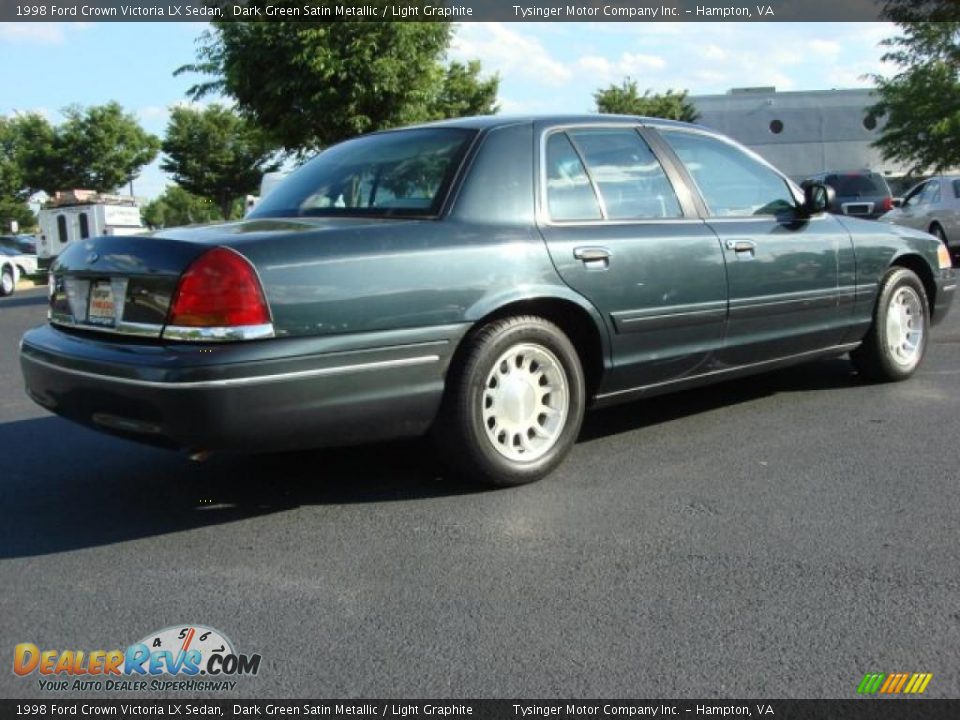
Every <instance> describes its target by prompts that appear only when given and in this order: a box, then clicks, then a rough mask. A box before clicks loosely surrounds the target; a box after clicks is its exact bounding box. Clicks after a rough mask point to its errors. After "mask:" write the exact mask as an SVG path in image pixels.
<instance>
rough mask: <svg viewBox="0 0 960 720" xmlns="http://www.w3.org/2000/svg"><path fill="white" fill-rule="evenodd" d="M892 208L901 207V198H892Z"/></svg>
mask: <svg viewBox="0 0 960 720" xmlns="http://www.w3.org/2000/svg"><path fill="white" fill-rule="evenodd" d="M893 206H894V207H903V198H894V199H893Z"/></svg>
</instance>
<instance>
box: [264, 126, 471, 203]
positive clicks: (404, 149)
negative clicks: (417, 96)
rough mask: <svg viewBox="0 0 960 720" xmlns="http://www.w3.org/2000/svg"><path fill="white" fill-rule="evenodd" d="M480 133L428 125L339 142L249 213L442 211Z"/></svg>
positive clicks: (293, 174) (291, 176)
mask: <svg viewBox="0 0 960 720" xmlns="http://www.w3.org/2000/svg"><path fill="white" fill-rule="evenodd" d="M475 134H476V132H475V131H473V130H464V129H461V128H424V129H419V130H401V131H397V132H387V133H382V134H376V135H367V136H365V137H359V138H355V139H354V140H348V141H346V142H343V143H340V144H339V145H334V146H333V147H331V148H329V149H327V150H325V151H323V152H322V153H320V154H319V155H318V156H317V157H315V158H314V159H313V160H311V161H310V162H308V163H307V164H305V165H304V166H303V167H301V168H300V169H299V170H297V171H296V172H294V173H292V174H291V175H290V176H289V177H287V178H285V179H284V180H283V182H281V183H280V184H279V185H278V186H277V187H276V188H275V189H274V190H273V191H272V192H271V193H270V194H269V195H268V196H266V197H265V198H264V199H263V200H262V201H261V203H260V204H259V205H257V207H256V209H255V210H253V212H251V213H250V215H249V216H248V217H251V218H264V217H304V216H333V217H336V216H360V217H391V216H396V217H403V216H408V217H409V216H412V217H422V216H425V215H436V214H437V213H438V212H439V211H440V206H441V205H442V204H443V200H444V198H445V197H446V193H447V189H448V188H449V186H450V183H451V182H452V180H453V177H454V175H455V174H456V171H457V169H458V168H459V167H460V163H461V161H462V160H463V157H464V155H465V154H466V151H467V148H468V147H469V145H470V141H471V140H472V139H473V137H474V135H475Z"/></svg>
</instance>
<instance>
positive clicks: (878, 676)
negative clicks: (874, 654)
mask: <svg viewBox="0 0 960 720" xmlns="http://www.w3.org/2000/svg"><path fill="white" fill-rule="evenodd" d="M885 677H886V675H885V674H884V673H867V674H866V675H864V676H863V680H861V681H860V685H859V687H857V692H858V693H860V694H861V695H873V693H875V692H876V691H877V690H879V689H880V683H882V682H883V679H884V678H885Z"/></svg>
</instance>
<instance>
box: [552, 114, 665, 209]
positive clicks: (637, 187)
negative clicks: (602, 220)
mask: <svg viewBox="0 0 960 720" xmlns="http://www.w3.org/2000/svg"><path fill="white" fill-rule="evenodd" d="M570 137H571V138H573V141H574V142H575V143H576V145H577V147H578V148H579V150H580V152H581V153H582V155H583V158H584V160H586V163H587V171H588V172H589V173H590V177H591V178H593V181H594V182H595V183H596V184H597V189H598V191H599V192H600V196H601V197H602V198H603V204H604V208H605V209H606V211H607V219H609V220H633V219H645V218H676V217H682V216H683V211H682V210H681V209H680V201H679V200H678V199H677V195H676V193H675V192H674V191H673V186H672V185H671V184H670V181H669V180H668V179H667V175H666V173H664V171H663V167H661V165H660V161H659V160H657V157H656V156H655V155H654V154H653V151H652V150H651V149H650V147H649V146H648V145H647V143H646V142H645V141H644V140H643V138H642V137H640V135H639V134H638V133H637V132H636V130H632V129H629V128H585V129H580V130H573V131H571V132H570Z"/></svg>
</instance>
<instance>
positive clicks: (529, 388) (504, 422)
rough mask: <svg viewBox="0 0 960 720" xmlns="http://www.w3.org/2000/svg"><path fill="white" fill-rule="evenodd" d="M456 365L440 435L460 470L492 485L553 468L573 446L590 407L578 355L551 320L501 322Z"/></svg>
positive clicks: (472, 343) (447, 455) (527, 478)
mask: <svg viewBox="0 0 960 720" xmlns="http://www.w3.org/2000/svg"><path fill="white" fill-rule="evenodd" d="M467 343H468V344H467V346H466V347H465V350H464V356H463V359H462V362H461V363H460V364H459V366H458V367H455V368H452V369H451V373H450V375H449V379H448V387H447V394H446V397H445V400H444V407H443V409H442V411H441V415H440V417H439V419H438V422H437V425H436V428H435V433H434V434H435V436H436V437H437V439H438V441H439V448H440V450H441V452H442V453H443V455H444V456H445V458H446V459H447V461H448V464H450V465H451V466H452V467H454V468H455V469H456V470H458V471H459V472H461V473H463V474H465V475H467V476H469V477H471V478H473V479H475V480H479V481H481V482H484V483H487V484H491V485H521V484H523V483H528V482H533V481H534V480H539V479H540V478H542V477H544V476H545V475H547V474H548V473H550V472H551V471H552V470H553V469H554V468H556V467H557V465H559V464H560V462H561V461H562V460H563V458H564V457H565V456H566V455H567V453H568V452H569V451H570V448H571V447H572V446H573V443H574V441H575V440H576V438H577V434H578V433H579V431H580V424H581V422H582V421H583V412H584V406H585V399H584V381H583V370H582V368H581V364H580V358H579V357H578V355H577V352H576V350H575V349H574V347H573V345H572V344H571V343H570V340H569V339H568V338H567V336H566V335H564V333H563V332H562V331H561V330H560V328H558V327H557V326H556V325H554V324H553V323H550V322H548V321H546V320H544V319H542V318H539V317H533V316H520V317H511V318H505V319H502V320H497V321H494V322H492V323H490V324H489V325H487V326H485V327H484V328H482V329H481V330H480V331H479V332H477V333H476V334H475V335H474V336H473V337H471V338H469V339H468V340H467Z"/></svg>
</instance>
